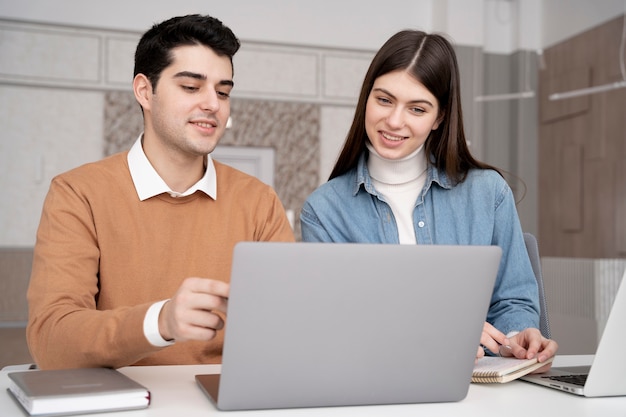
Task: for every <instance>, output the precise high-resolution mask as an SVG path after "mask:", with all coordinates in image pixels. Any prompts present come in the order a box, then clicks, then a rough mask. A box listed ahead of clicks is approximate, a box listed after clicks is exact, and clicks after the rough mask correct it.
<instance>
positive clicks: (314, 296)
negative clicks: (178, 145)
mask: <svg viewBox="0 0 626 417" xmlns="http://www.w3.org/2000/svg"><path fill="white" fill-rule="evenodd" d="M500 257H501V250H500V248H498V247H496V246H431V245H391V244H340V243H278V242H243V243H239V244H237V245H236V247H235V250H234V257H233V267H232V274H231V288H230V295H229V302H228V313H227V318H226V328H225V335H224V337H225V340H224V351H223V359H222V371H221V375H196V381H197V382H198V384H199V386H200V387H201V388H202V389H203V390H204V392H205V393H206V394H207V395H209V396H210V397H211V398H212V399H213V401H214V402H215V404H216V406H217V408H218V409H220V410H245V409H270V408H294V407H322V406H342V405H370V404H400V403H420V402H447V401H458V400H462V399H463V398H465V396H466V395H467V391H468V388H469V385H470V380H471V374H472V369H473V366H474V358H475V356H476V349H477V347H478V345H479V340H480V334H481V331H482V328H483V323H484V321H485V317H486V315H487V310H488V306H489V301H490V298H491V294H492V291H493V286H494V282H495V277H496V275H497V271H498V267H499V263H500Z"/></svg>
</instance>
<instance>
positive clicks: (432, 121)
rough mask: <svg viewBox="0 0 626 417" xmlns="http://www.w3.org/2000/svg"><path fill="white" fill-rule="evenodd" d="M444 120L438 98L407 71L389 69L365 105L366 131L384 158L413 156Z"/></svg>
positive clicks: (375, 86)
mask: <svg viewBox="0 0 626 417" xmlns="http://www.w3.org/2000/svg"><path fill="white" fill-rule="evenodd" d="M440 122H441V118H440V117H439V103H438V101H437V99H436V98H435V96H433V95H432V94H431V93H430V91H428V89H426V87H424V86H423V85H422V84H421V83H420V82H419V81H417V80H416V79H415V78H413V77H412V76H411V75H409V74H408V73H407V72H406V71H403V70H398V71H393V72H389V73H387V74H384V75H381V76H380V77H378V78H376V80H375V81H374V86H373V87H372V91H370V94H369V97H368V99H367V105H366V107H365V131H366V132H367V136H368V137H369V140H370V142H371V143H372V145H373V146H374V149H376V152H378V153H379V154H380V155H381V156H382V157H383V158H386V159H401V158H403V157H405V156H407V155H410V154H411V153H412V152H414V151H415V150H416V149H417V148H419V147H420V146H422V145H423V144H424V142H425V141H426V139H427V138H428V135H429V134H430V132H431V131H432V130H435V129H437V127H439V123H440Z"/></svg>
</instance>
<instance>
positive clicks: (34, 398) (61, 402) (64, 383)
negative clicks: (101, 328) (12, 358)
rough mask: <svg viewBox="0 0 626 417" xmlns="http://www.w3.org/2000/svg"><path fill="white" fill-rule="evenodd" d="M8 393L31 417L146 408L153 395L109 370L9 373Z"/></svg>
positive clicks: (120, 374) (84, 369) (90, 369)
mask: <svg viewBox="0 0 626 417" xmlns="http://www.w3.org/2000/svg"><path fill="white" fill-rule="evenodd" d="M8 376H9V378H10V385H9V388H8V391H9V393H10V394H12V396H13V397H14V398H15V399H16V400H17V402H18V403H19V404H20V405H21V406H22V407H23V408H24V410H25V411H26V412H27V413H28V414H29V415H31V416H60V415H71V414H82V413H94V412H104V411H118V410H131V409H138V408H146V407H148V405H149V404H150V391H149V390H148V389H147V388H146V387H144V386H142V385H140V384H139V383H137V382H136V381H134V380H132V379H130V378H129V377H127V376H126V375H124V374H122V373H121V372H119V371H117V370H115V369H110V368H79V369H60V370H43V371H21V372H10V373H9V374H8Z"/></svg>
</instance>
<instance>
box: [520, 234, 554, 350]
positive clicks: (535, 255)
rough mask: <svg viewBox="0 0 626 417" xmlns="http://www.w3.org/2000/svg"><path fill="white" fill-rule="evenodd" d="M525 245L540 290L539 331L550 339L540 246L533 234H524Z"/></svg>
mask: <svg viewBox="0 0 626 417" xmlns="http://www.w3.org/2000/svg"><path fill="white" fill-rule="evenodd" d="M524 243H525V244H526V250H527V251H528V257H529V258H530V264H531V265H532V267H533V272H534V273H535V278H536V279H537V288H538V289H539V307H540V310H541V314H540V316H539V330H540V331H541V334H542V335H543V336H544V337H547V338H548V339H550V338H551V337H550V322H549V320H548V308H547V305H546V296H545V292H544V288H543V275H542V273H541V259H540V257H539V245H538V244H537V238H536V237H535V236H534V235H533V234H532V233H524Z"/></svg>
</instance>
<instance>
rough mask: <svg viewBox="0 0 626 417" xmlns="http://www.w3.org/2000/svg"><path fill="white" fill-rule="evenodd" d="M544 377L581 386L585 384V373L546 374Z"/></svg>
mask: <svg viewBox="0 0 626 417" xmlns="http://www.w3.org/2000/svg"><path fill="white" fill-rule="evenodd" d="M544 378H546V379H549V380H552V381H559V382H566V383H570V384H574V385H580V386H581V387H584V386H585V381H586V380H587V375H586V374H578V375H558V376H546V377H544Z"/></svg>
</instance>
